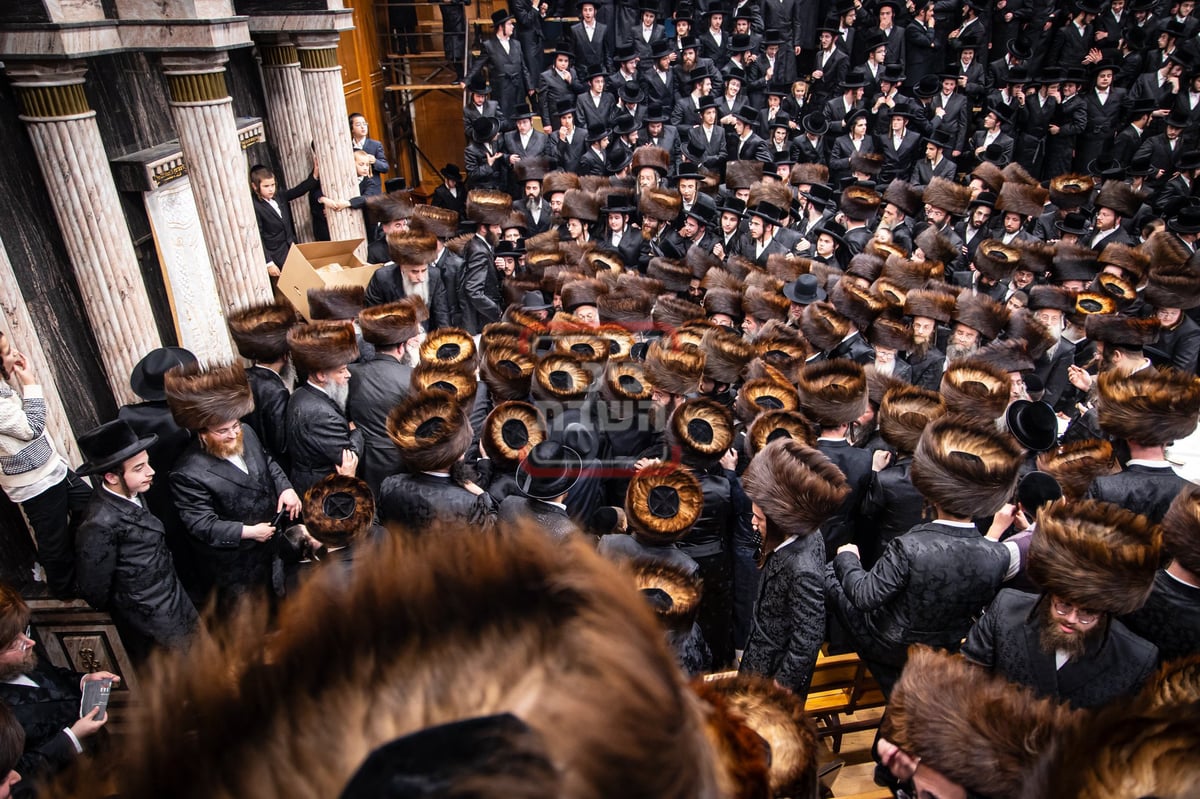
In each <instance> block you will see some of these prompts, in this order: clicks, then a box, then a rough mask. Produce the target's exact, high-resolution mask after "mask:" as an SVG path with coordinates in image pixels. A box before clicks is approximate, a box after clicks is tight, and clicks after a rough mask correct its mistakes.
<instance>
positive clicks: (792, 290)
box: [783, 274, 826, 305]
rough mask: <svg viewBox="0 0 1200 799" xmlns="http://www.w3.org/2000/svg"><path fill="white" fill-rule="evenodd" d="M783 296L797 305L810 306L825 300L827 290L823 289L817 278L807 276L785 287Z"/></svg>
mask: <svg viewBox="0 0 1200 799" xmlns="http://www.w3.org/2000/svg"><path fill="white" fill-rule="evenodd" d="M783 296H785V297H787V298H788V299H789V300H791V301H792V302H794V303H796V304H797V305H809V304H811V303H814V302H819V301H820V300H823V299H825V296H826V295H825V290H824V289H823V288H821V286H820V283H819V281H818V280H817V276H816V275H813V274H805V275H801V276H800V277H798V278H796V279H795V280H793V281H792V282H791V283H788V284H787V285H786V286H784V287H783Z"/></svg>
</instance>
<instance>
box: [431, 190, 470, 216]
mask: <svg viewBox="0 0 1200 799" xmlns="http://www.w3.org/2000/svg"><path fill="white" fill-rule="evenodd" d="M454 190H455V192H456V194H451V193H450V190H449V189H448V188H446V185H445V184H442V185H441V186H438V187H437V188H436V189H434V190H433V198H432V199H431V200H430V204H431V205H436V206H437V207H438V208H447V209H449V210H451V211H457V212H458V215H459V216H465V215H466V213H467V190H466V188H465V187H463V186H455V187H454Z"/></svg>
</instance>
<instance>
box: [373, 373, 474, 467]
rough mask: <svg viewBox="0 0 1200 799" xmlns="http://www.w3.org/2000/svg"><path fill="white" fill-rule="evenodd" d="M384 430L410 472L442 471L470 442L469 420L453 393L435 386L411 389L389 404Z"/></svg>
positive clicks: (464, 450)
mask: <svg viewBox="0 0 1200 799" xmlns="http://www.w3.org/2000/svg"><path fill="white" fill-rule="evenodd" d="M387 434H388V438H390V439H392V443H394V444H395V445H396V449H398V450H400V455H401V457H402V458H403V460H404V465H405V466H406V467H407V468H408V469H409V471H412V472H440V471H445V470H446V469H448V468H449V467H450V465H451V464H453V463H455V462H456V461H458V459H459V458H461V457H462V455H463V453H464V452H466V451H467V449H468V448H469V447H470V446H471V437H472V435H473V433H472V431H471V423H470V421H469V420H468V419H467V412H466V411H465V410H464V409H463V407H462V406H461V405H460V404H459V403H458V402H456V401H455V399H454V397H453V396H452V395H451V394H449V393H447V392H445V391H439V390H437V389H430V390H424V391H414V392H413V393H411V394H409V395H408V396H407V397H405V398H404V399H403V400H402V401H401V402H400V403H399V404H398V405H396V407H394V408H392V410H391V412H390V413H388V417H387Z"/></svg>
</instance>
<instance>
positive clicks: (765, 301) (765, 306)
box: [742, 286, 791, 322]
mask: <svg viewBox="0 0 1200 799" xmlns="http://www.w3.org/2000/svg"><path fill="white" fill-rule="evenodd" d="M790 308H791V303H790V302H789V301H788V298H787V297H785V296H783V294H782V293H781V292H779V291H777V290H775V289H771V288H767V287H759V286H747V287H746V291H745V293H744V294H743V295H742V310H743V311H744V312H745V314H746V316H752V317H754V318H755V319H757V320H758V321H759V322H768V321H770V320H772V319H779V320H781V321H782V320H785V319H787V315H788V310H789V309H790Z"/></svg>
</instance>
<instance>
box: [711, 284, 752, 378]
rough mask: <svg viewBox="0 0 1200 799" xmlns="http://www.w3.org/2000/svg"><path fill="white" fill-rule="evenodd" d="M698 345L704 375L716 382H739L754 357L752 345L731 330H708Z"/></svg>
mask: <svg viewBox="0 0 1200 799" xmlns="http://www.w3.org/2000/svg"><path fill="white" fill-rule="evenodd" d="M709 296H711V292H710V295H709ZM705 299H707V297H706V298H705ZM700 346H701V348H702V349H703V350H704V376H705V377H707V378H709V379H710V380H712V381H714V382H716V383H725V384H727V385H732V384H734V383H738V382H740V381H741V379H742V372H743V371H745V369H746V364H748V363H750V361H751V359H753V358H754V346H753V345H752V344H751V343H750V342H749V341H747V340H746V339H744V338H743V337H742V336H741V334H739V333H735V332H733V331H732V330H725V329H723V328H716V329H714V330H710V331H708V332H707V333H705V334H704V338H703V339H702V340H701V342H700Z"/></svg>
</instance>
